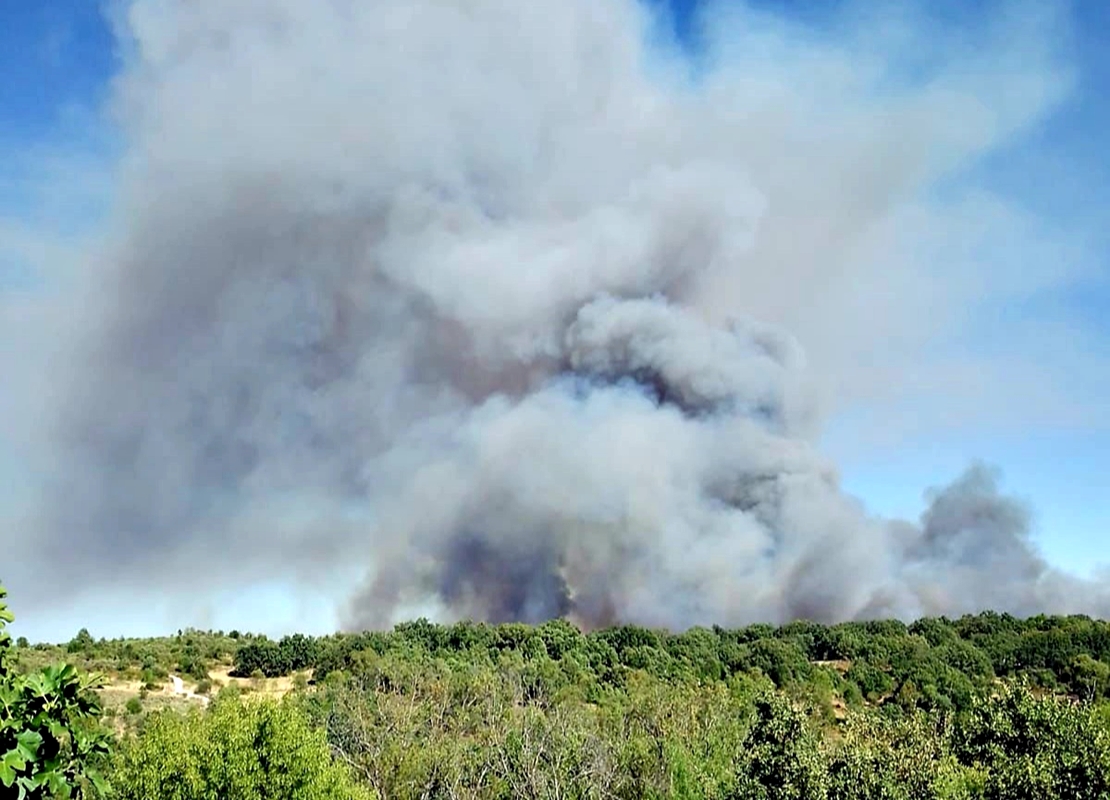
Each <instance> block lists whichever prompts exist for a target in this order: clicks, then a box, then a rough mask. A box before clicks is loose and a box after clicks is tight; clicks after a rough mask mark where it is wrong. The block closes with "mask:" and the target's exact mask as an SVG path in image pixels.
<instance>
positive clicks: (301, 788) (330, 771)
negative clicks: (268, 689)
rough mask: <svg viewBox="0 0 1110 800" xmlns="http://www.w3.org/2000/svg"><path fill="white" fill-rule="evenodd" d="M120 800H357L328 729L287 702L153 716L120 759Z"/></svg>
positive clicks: (230, 704)
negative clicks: (329, 740) (319, 727)
mask: <svg viewBox="0 0 1110 800" xmlns="http://www.w3.org/2000/svg"><path fill="white" fill-rule="evenodd" d="M114 766H115V768H114V772H113V776H112V783H113V786H114V788H115V792H116V797H118V798H119V800H149V799H150V798H158V800H209V798H214V797H219V798H220V799H221V800H257V798H260V797H272V798H283V799H285V798H288V800H359V799H362V798H366V799H367V800H368V798H369V797H370V795H369V793H368V792H367V791H366V790H365V789H363V788H361V787H359V786H358V785H357V784H356V783H355V782H354V781H353V779H352V777H351V775H350V773H349V771H348V770H347V768H346V767H345V766H343V765H341V764H337V763H334V762H333V761H332V756H331V752H330V751H329V749H328V744H327V740H326V739H325V737H324V734H323V732H322V731H318V730H314V729H313V728H311V727H310V726H309V724H308V721H307V720H306V718H305V717H304V716H303V714H301V713H300V712H299V711H298V710H297V709H295V708H294V707H293V706H291V705H289V704H288V703H280V702H275V701H267V700H259V701H257V702H242V701H240V700H238V699H234V698H226V699H225V698H220V699H217V700H216V701H215V702H214V703H213V704H212V706H211V709H210V710H209V711H207V712H203V711H199V710H193V711H192V712H190V713H189V714H186V715H182V714H175V713H172V712H166V711H160V712H155V713H154V714H152V715H151V716H150V717H148V718H147V722H146V725H145V726H144V728H143V729H142V731H141V732H140V733H139V735H138V737H137V738H136V739H134V740H132V741H131V742H129V743H128V745H127V746H125V747H124V748H123V749H122V751H121V752H120V754H119V756H118V757H117V759H116V761H115V765H114Z"/></svg>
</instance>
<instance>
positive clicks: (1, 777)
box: [0, 759, 15, 786]
mask: <svg viewBox="0 0 1110 800" xmlns="http://www.w3.org/2000/svg"><path fill="white" fill-rule="evenodd" d="M0 783H2V784H4V785H5V786H11V785H12V784H13V783H15V770H14V769H13V768H12V767H11V766H10V765H9V764H8V762H7V759H4V760H3V761H0Z"/></svg>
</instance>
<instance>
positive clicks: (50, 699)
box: [0, 586, 109, 800]
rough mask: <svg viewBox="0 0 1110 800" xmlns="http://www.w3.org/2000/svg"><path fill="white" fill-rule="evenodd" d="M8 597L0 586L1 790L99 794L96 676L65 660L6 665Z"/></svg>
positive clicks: (101, 748) (102, 750)
mask: <svg viewBox="0 0 1110 800" xmlns="http://www.w3.org/2000/svg"><path fill="white" fill-rule="evenodd" d="M6 596H7V592H6V591H5V589H4V587H3V586H0V787H2V788H3V789H4V790H6V791H0V794H2V795H3V796H4V797H8V796H11V795H10V794H8V793H9V792H13V791H14V792H15V793H16V796H18V797H20V798H27V799H28V800H37V799H38V798H43V799H45V798H48V797H50V798H54V797H63V798H75V797H76V798H83V797H89V796H90V791H92V792H96V793H103V792H104V791H105V790H106V788H107V787H106V784H105V783H104V781H103V780H102V778H101V776H100V772H99V770H98V766H99V764H100V762H101V761H102V760H104V759H105V757H106V756H107V755H108V752H109V747H108V742H109V737H108V733H107V732H106V731H104V730H102V729H101V728H100V727H99V725H98V724H97V718H98V717H99V716H100V704H99V700H98V699H97V697H96V695H95V694H94V693H93V691H92V690H93V689H96V688H99V687H100V685H101V681H100V678H99V676H85V675H81V674H79V673H78V672H77V670H76V669H75V668H74V667H73V666H71V665H69V664H63V665H57V666H50V667H45V668H43V669H41V670H39V671H38V672H34V673H31V674H29V675H16V674H15V672H14V671H13V670H12V669H11V668H10V666H9V664H8V660H9V655H10V650H11V638H10V637H9V636H8V633H7V631H6V630H5V628H6V626H7V625H8V624H9V623H10V622H12V620H13V619H14V618H15V617H14V615H13V614H12V613H11V611H9V610H8V606H7V604H6V603H4V600H3V598H4V597H6ZM86 634H87V631H86ZM90 640H91V637H90Z"/></svg>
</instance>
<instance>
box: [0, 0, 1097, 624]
mask: <svg viewBox="0 0 1110 800" xmlns="http://www.w3.org/2000/svg"><path fill="white" fill-rule="evenodd" d="M738 8H740V7H738V6H730V7H728V8H727V9H717V10H716V11H710V12H707V13H708V14H709V15H710V16H709V17H707V19H710V20H712V21H714V23H715V27H713V28H712V32H713V35H712V36H711V37H710V39H711V41H710V45H709V47H710V49H709V51H708V54H709V56H710V58H709V59H708V61H709V64H710V66H709V68H708V69H707V71H705V72H704V73H703V74H701V75H699V76H698V77H697V78H696V80H694V81H692V82H691V81H690V80H689V79H688V77H689V76H688V75H687V74H686V72H685V70H686V68H685V66H684V65H683V64H682V63H681V62H680V61H677V60H674V59H673V58H671V57H668V56H665V55H663V54H661V53H660V51H658V50H655V49H650V48H649V47H648V46H647V45H646V44H645V39H646V35H647V32H648V31H649V30H651V29H652V28H651V26H652V24H653V20H652V18H651V16H650V14H649V12H648V11H647V10H646V9H645V8H644V7H642V6H640V5H638V4H637V3H635V2H633V0H561V1H560V2H558V3H556V2H534V3H520V2H513V1H511V0H477V1H474V0H471V1H469V2H462V0H457V1H456V0H403V1H402V0H382V1H381V2H378V3H375V4H363V3H354V2H345V1H344V0H329V1H328V2H307V0H276V1H275V0H265V2H263V0H220V1H219V2H216V0H204V1H203V2H184V0H157V1H156V0H134V2H132V3H131V4H130V5H129V6H127V8H126V12H125V14H124V16H123V17H122V19H123V21H122V22H121V26H122V29H123V31H124V32H125V35H126V36H127V37H128V43H129V56H128V61H127V66H126V69H125V71H124V73H123V74H122V75H121V76H120V78H119V82H118V86H117V93H116V96H115V104H114V108H115V111H116V113H117V114H118V119H119V121H120V125H121V128H122V131H123V133H124V135H125V137H126V154H125V157H124V158H123V159H122V161H121V166H120V176H119V191H120V198H121V199H120V202H119V204H118V208H117V209H116V216H115V217H114V220H113V222H112V223H111V225H110V227H108V228H107V229H106V231H107V233H106V236H107V241H108V244H107V245H106V246H105V247H104V248H103V249H102V251H101V252H99V253H98V254H96V256H95V257H90V259H89V266H88V269H87V271H86V272H85V273H84V276H83V281H82V286H83V289H84V294H83V295H82V299H83V302H84V304H85V307H84V308H83V309H82V311H81V313H80V315H78V316H77V317H76V318H75V319H73V320H71V321H70V327H72V328H74V329H76V331H77V334H76V335H75V336H74V337H73V338H72V340H67V341H69V344H68V345H67V346H66V348H65V349H64V355H65V358H64V359H63V360H62V361H61V362H53V364H54V369H55V372H54V373H53V378H54V380H55V381H56V382H59V383H62V385H63V389H62V390H61V391H60V392H59V394H60V399H59V400H58V402H57V403H52V404H50V407H49V408H48V409H47V410H46V413H45V414H44V416H45V418H46V419H47V420H49V421H50V424H49V425H48V426H47V427H46V429H45V430H44V431H39V433H38V435H40V436H41V437H42V439H43V441H42V450H41V454H42V455H43V457H44V458H45V459H46V460H47V463H48V464H49V474H50V475H51V476H52V479H51V481H50V482H49V485H47V486H45V487H44V494H43V500H42V503H41V507H40V510H39V513H37V514H36V515H35V518H34V520H33V523H32V524H33V525H34V532H35V535H34V538H33V540H32V541H31V542H30V543H29V544H26V546H25V550H24V551H23V553H22V555H21V557H23V558H26V559H28V562H27V563H35V561H36V560H37V559H39V558H43V557H50V558H53V559H54V560H55V561H57V560H58V555H59V554H65V555H64V557H63V558H62V561H63V563H62V564H61V566H60V567H58V568H57V569H56V570H55V572H54V573H52V575H51V578H50V584H51V585H52V587H53V586H56V585H57V584H56V582H57V581H58V579H59V578H60V579H61V580H62V584H61V585H62V587H63V591H62V596H63V597H65V596H66V595H67V591H66V590H67V589H72V590H76V589H77V588H79V587H88V586H97V585H106V584H110V583H113V582H116V581H118V580H119V575H120V573H121V572H122V573H124V574H126V575H127V576H128V578H127V580H128V581H130V582H131V585H133V586H135V587H136V589H135V590H136V591H142V590H144V589H143V587H152V586H158V587H161V588H163V589H166V590H174V589H175V587H178V586H180V585H181V584H182V583H183V582H184V581H189V582H190V583H192V584H193V585H194V586H203V585H208V586H226V585H228V584H233V583H235V582H237V581H252V580H266V579H272V578H275V577H280V578H290V579H294V580H297V579H299V580H306V581H316V582H326V581H327V580H328V579H329V578H328V576H331V575H334V574H338V573H340V572H343V573H344V574H346V573H347V572H349V571H350V570H351V568H352V565H353V564H354V565H358V566H359V567H361V568H362V569H364V570H365V573H366V575H365V582H364V584H363V586H362V588H361V589H360V590H359V591H358V592H357V593H356V594H355V596H354V597H353V599H352V600H351V602H350V604H349V609H348V611H349V614H348V618H349V622H350V623H351V624H353V625H363V624H386V623H388V622H389V621H390V620H391V619H393V618H395V617H396V616H397V615H398V614H402V613H405V611H404V610H405V609H410V608H413V607H420V606H421V605H422V604H423V605H424V606H427V605H429V604H430V605H431V606H432V607H435V608H439V609H440V611H441V613H442V615H443V616H445V617H448V618H451V617H459V616H476V617H483V618H488V619H510V618H516V619H527V620H537V619H542V618H545V617H548V616H551V615H556V614H570V615H572V616H573V617H575V618H577V619H579V620H581V621H583V622H585V623H588V624H602V623H604V622H608V621H613V620H631V621H637V622H645V623H650V624H663V625H669V626H673V627H682V626H685V625H689V624H693V623H722V624H729V623H737V622H743V621H749V620H754V619H766V620H784V619H789V618H792V617H796V616H807V617H812V618H817V619H823V620H832V619H844V618H850V617H856V616H860V615H872V614H898V615H902V616H914V615H918V614H921V613H932V612H942V611H943V612H955V611H960V610H973V609H975V608H979V607H984V606H992V607H997V608H1000V609H1003V610H1011V611H1017V612H1025V611H1034V610H1042V609H1043V608H1053V609H1059V608H1065V607H1066V608H1069V609H1070V608H1079V609H1085V610H1100V609H1110V604H1108V601H1107V597H1106V594H1105V592H1103V591H1102V590H1101V589H1099V588H1098V587H1097V586H1096V585H1094V584H1089V583H1085V582H1082V581H1080V580H1078V579H1075V578H1072V577H1069V576H1066V575H1062V574H1059V573H1057V572H1056V571H1054V570H1053V569H1052V568H1051V567H1049V566H1048V565H1046V564H1045V563H1044V562H1043V561H1042V560H1041V559H1040V558H1039V557H1038V556H1037V554H1036V552H1035V550H1034V548H1033V547H1032V545H1031V544H1030V543H1029V541H1028V536H1027V529H1028V515H1027V514H1026V513H1025V512H1024V511H1023V510H1022V509H1021V508H1020V506H1018V505H1015V504H1014V503H1013V501H1011V500H1009V499H1007V498H1004V497H1002V496H1000V495H999V494H998V491H997V487H996V485H995V483H994V482H993V481H992V480H991V479H990V478H989V477H984V476H986V475H987V473H984V472H983V471H982V469H981V468H973V469H972V470H971V471H970V472H969V473H968V474H967V475H966V476H964V477H962V478H960V479H958V480H957V481H956V482H955V483H954V484H953V485H952V486H951V487H949V488H948V489H946V490H944V491H943V492H941V493H940V494H939V495H938V496H937V498H936V499H935V500H934V501H933V504H932V506H931V509H930V511H929V513H928V514H927V516H926V518H925V519H924V520H923V522H922V525H921V526H913V525H909V524H907V523H901V524H900V523H890V522H887V521H884V520H880V519H875V518H872V517H870V516H869V515H868V514H867V513H866V512H865V511H864V510H863V509H862V508H861V507H860V505H859V504H858V502H857V501H855V500H854V499H852V498H850V497H847V496H845V495H844V494H843V493H841V492H840V490H839V489H838V486H837V477H836V471H835V469H834V468H833V467H832V465H830V464H829V463H827V461H826V460H825V459H823V458H822V457H821V456H820V455H819V454H818V453H817V451H816V448H815V446H814V444H813V442H814V440H815V437H816V435H817V434H818V432H819V430H820V422H821V411H822V405H828V404H829V403H830V402H831V401H832V400H834V399H838V398H845V399H846V400H848V401H851V400H855V399H859V398H862V397H868V396H871V395H873V394H874V393H875V392H876V391H879V390H880V388H881V384H884V383H889V382H890V381H891V379H892V377H897V376H898V375H899V374H904V373H900V372H899V370H903V371H905V370H910V371H912V369H915V368H921V367H922V364H923V362H922V360H921V359H922V358H923V356H924V355H925V350H926V345H927V344H928V343H930V342H933V341H936V340H937V338H938V337H941V338H943V337H951V336H957V335H958V334H959V333H960V332H961V331H962V330H964V326H965V325H966V323H967V321H968V319H970V318H971V317H972V316H973V314H974V312H975V308H976V304H977V302H978V300H979V299H980V297H981V295H982V293H983V292H984V290H987V289H989V291H990V295H991V298H992V299H994V300H998V299H999V298H1007V297H1020V296H1023V295H1024V294H1025V293H1028V292H1029V291H1031V290H1033V289H1036V288H1038V287H1042V286H1044V285H1046V284H1047V285H1055V284H1056V283H1059V282H1060V281H1065V280H1068V279H1069V278H1070V277H1071V275H1070V273H1069V272H1068V271H1067V270H1061V269H1060V268H1059V267H1053V268H1052V269H1046V270H1045V271H1043V272H1042V273H1040V274H1039V275H1037V274H1034V275H1030V274H1023V275H1012V276H1010V275H999V274H997V271H988V267H987V266H986V265H985V264H983V263H981V262H977V261H975V260H973V259H972V260H962V261H958V262H954V263H951V264H947V263H940V264H938V263H934V262H933V261H931V260H926V259H923V258H921V257H920V252H919V251H918V250H917V249H916V248H917V245H918V244H920V243H921V242H922V241H924V240H926V239H927V238H929V237H934V236H943V235H945V234H946V233H947V232H949V231H954V230H959V229H960V226H966V225H967V224H968V222H967V220H966V215H967V214H968V213H972V214H974V213H977V212H976V206H975V205H969V204H968V203H967V202H956V203H952V204H944V203H938V202H937V201H936V200H935V198H934V194H933V193H934V192H935V191H936V190H937V188H938V187H939V186H941V185H942V184H943V183H944V182H945V181H947V180H952V179H953V176H957V175H958V174H959V172H958V171H959V169H960V168H962V167H964V166H965V165H967V164H969V163H972V162H974V160H975V159H976V158H978V157H980V156H982V155H983V154H985V153H988V152H990V151H991V150H992V148H996V147H998V146H1000V145H1002V144H1004V143H1005V142H1006V141H1007V140H1008V138H1009V137H1011V136H1013V135H1014V134H1016V133H1017V132H1020V131H1021V130H1022V129H1023V128H1025V127H1026V126H1028V125H1031V124H1033V123H1034V122H1035V121H1036V120H1038V119H1039V118H1040V117H1041V116H1042V115H1044V114H1045V113H1048V112H1049V111H1050V110H1051V108H1052V106H1053V104H1054V103H1055V102H1056V101H1058V99H1059V98H1060V97H1061V96H1062V95H1063V92H1064V91H1065V90H1066V87H1067V83H1068V80H1067V71H1066V69H1064V68H1063V67H1062V66H1061V65H1060V64H1059V63H1058V62H1057V61H1056V60H1055V58H1054V55H1053V53H1052V52H1051V50H1050V48H1048V47H1046V46H1045V44H1044V41H1043V40H1042V38H1041V37H1040V36H1039V34H1038V28H1037V23H1038V20H1036V19H1035V20H1033V21H1032V22H1030V23H1028V25H1027V26H1026V27H1020V28H1015V27H1013V24H1011V23H1010V22H1009V21H1007V22H1006V24H1003V25H1001V26H1000V27H999V28H998V29H997V30H985V31H982V32H981V36H980V38H979V40H978V41H977V42H976V43H975V46H974V47H971V48H968V47H963V46H961V43H960V42H958V41H957V42H955V43H954V44H953V45H952V47H946V46H944V45H943V44H942V43H941V44H938V42H937V40H935V39H933V38H927V39H921V40H919V39H918V38H917V37H915V36H914V35H913V31H912V29H910V28H906V27H904V26H902V25H900V24H899V20H900V19H901V18H900V17H893V16H892V17H890V18H889V19H885V20H884V23H885V24H884V25H880V26H878V27H876V28H874V30H876V31H877V33H876V35H874V36H869V34H868V33H867V31H868V30H870V28H864V29H856V28H853V29H852V35H851V36H849V37H847V38H846V39H845V40H839V41H834V40H831V39H829V38H828V37H818V36H816V35H814V34H810V33H807V32H805V31H803V30H800V29H797V28H791V27H789V26H785V25H783V24H781V23H780V22H778V21H776V20H774V19H773V18H769V17H766V16H763V15H758V14H755V13H753V12H751V11H750V10H737V9H738ZM871 22H874V20H871ZM907 37H908V38H907ZM844 41H848V42H849V44H851V45H852V46H853V48H854V49H853V54H850V53H849V51H848V49H846V48H845V46H844ZM915 46H918V49H916V50H914V47H915ZM910 52H913V53H915V54H916V55H915V57H916V59H917V60H916V61H914V62H913V63H910V64H907V63H904V62H903V61H902V60H901V59H902V58H903V54H905V53H910ZM911 67H912V70H911V71H912V72H913V73H914V75H915V77H914V78H913V79H912V80H909V79H905V78H904V77H903V76H902V73H903V72H904V71H906V70H907V69H909V68H911ZM990 208H991V210H992V211H994V212H995V213H996V214H1001V215H1002V216H1003V217H1004V218H1007V219H1008V217H1006V213H1005V210H1004V209H1002V210H1000V206H998V205H993V206H990ZM969 210H970V211H969ZM983 218H984V219H985V218H986V217H983ZM992 222H993V223H995V224H996V223H997V220H992ZM803 352H804V353H805V354H806V355H803ZM915 359H917V360H915ZM907 365H909V366H908V367H907ZM934 366H935V365H934ZM930 368H933V367H930ZM292 509H295V512H293V511H292ZM988 551H989V557H988V555H985V554H984V553H986V552H988ZM201 556H203V557H204V559H205V560H204V562H203V563H204V564H205V567H204V571H203V573H204V574H203V575H201V576H200V577H197V576H196V575H195V574H186V573H187V572H188V570H186V569H185V567H186V565H191V564H192V565H195V564H196V563H197V561H196V559H197V558H198V557H201ZM32 575H33V573H32V572H30V571H28V573H27V574H26V575H23V576H18V578H19V579H18V580H16V581H12V583H13V584H18V583H22V584H23V588H24V589H26V590H28V591H31V592H35V591H36V590H37V591H38V593H39V594H40V595H41V594H43V593H45V589H46V586H45V583H40V585H38V586H36V585H35V580H36V579H35V578H33V577H32ZM992 587H997V590H996V589H995V588H992ZM146 590H149V588H147V589H146Z"/></svg>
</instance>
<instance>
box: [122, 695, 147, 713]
mask: <svg viewBox="0 0 1110 800" xmlns="http://www.w3.org/2000/svg"><path fill="white" fill-rule="evenodd" d="M124 709H126V711H127V713H128V714H141V713H143V701H142V700H140V699H139V698H138V697H132V698H131V699H130V700H128V701H127V703H126V704H125V705H124Z"/></svg>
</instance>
